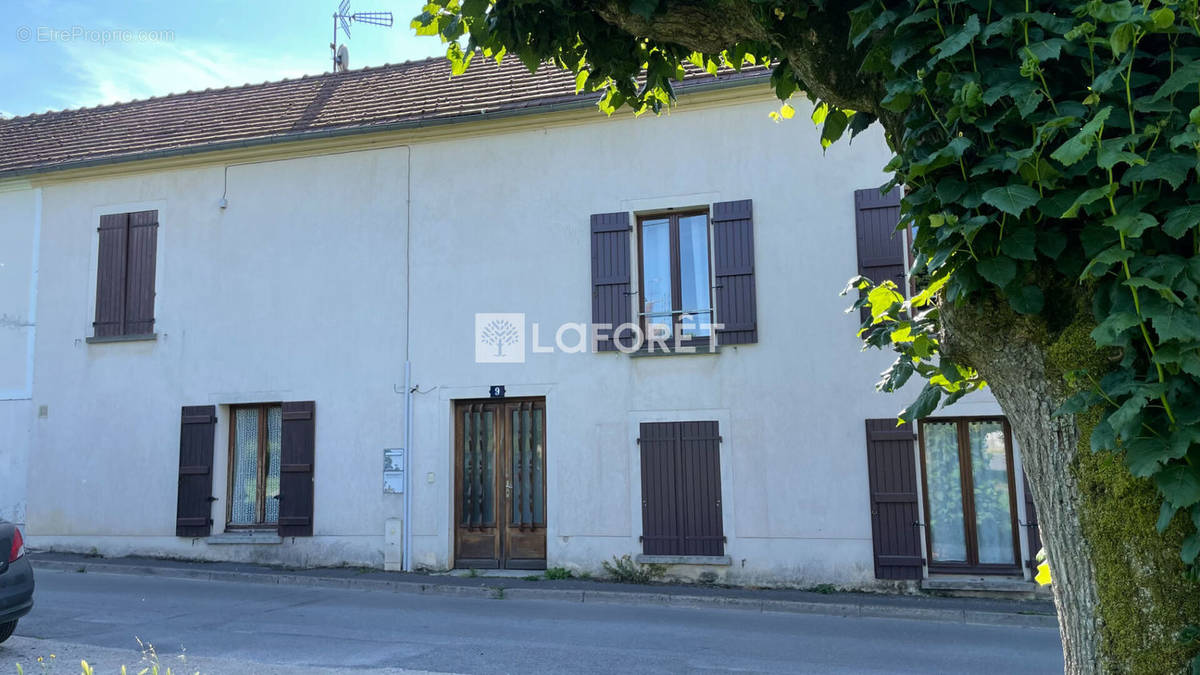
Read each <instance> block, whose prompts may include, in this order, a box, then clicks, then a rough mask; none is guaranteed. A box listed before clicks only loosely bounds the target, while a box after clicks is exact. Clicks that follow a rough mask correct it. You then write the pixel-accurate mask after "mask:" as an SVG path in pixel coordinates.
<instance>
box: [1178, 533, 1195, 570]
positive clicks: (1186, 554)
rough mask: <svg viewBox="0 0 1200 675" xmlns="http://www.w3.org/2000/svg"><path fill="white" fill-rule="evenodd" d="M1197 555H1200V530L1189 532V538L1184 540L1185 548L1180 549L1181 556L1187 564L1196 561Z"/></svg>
mask: <svg viewBox="0 0 1200 675" xmlns="http://www.w3.org/2000/svg"><path fill="white" fill-rule="evenodd" d="M1196 556H1200V532H1193V533H1191V534H1189V535H1188V537H1187V539H1184V540H1183V548H1182V549H1181V550H1180V551H1179V558H1180V559H1181V560H1183V564H1185V565H1191V564H1192V563H1193V562H1195V561H1196Z"/></svg>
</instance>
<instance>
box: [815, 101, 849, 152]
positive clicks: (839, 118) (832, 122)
mask: <svg viewBox="0 0 1200 675" xmlns="http://www.w3.org/2000/svg"><path fill="white" fill-rule="evenodd" d="M849 123H850V118H849V117H847V116H846V113H845V112H842V111H841V110H834V111H831V112H830V113H829V114H828V115H827V116H826V117H825V124H824V125H823V126H822V127H821V147H822V148H828V147H829V146H831V145H833V143H834V142H835V141H837V139H839V138H841V137H842V134H843V133H845V131H846V125H847V124H849Z"/></svg>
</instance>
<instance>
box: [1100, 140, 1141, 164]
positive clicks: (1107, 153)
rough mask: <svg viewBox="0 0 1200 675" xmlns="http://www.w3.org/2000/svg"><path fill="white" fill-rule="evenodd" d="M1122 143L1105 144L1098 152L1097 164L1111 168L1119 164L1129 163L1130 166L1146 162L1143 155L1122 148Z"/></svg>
mask: <svg viewBox="0 0 1200 675" xmlns="http://www.w3.org/2000/svg"><path fill="white" fill-rule="evenodd" d="M1121 147H1122V146H1121V145H1119V144H1118V143H1116V142H1111V141H1110V142H1109V143H1107V144H1105V146H1104V147H1103V148H1101V149H1100V152H1099V153H1097V154H1096V164H1097V165H1099V167H1100V168H1101V169H1111V168H1113V167H1114V166H1116V165H1118V164H1128V165H1130V166H1141V165H1144V164H1145V163H1146V160H1144V159H1142V157H1141V155H1139V154H1137V153H1135V152H1129V151H1128V150H1122V149H1121Z"/></svg>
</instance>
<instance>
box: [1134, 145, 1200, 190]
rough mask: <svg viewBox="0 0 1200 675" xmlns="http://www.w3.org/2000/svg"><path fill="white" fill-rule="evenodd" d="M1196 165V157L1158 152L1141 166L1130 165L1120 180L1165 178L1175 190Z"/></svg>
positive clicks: (1139, 180) (1135, 181) (1136, 180)
mask: <svg viewBox="0 0 1200 675" xmlns="http://www.w3.org/2000/svg"><path fill="white" fill-rule="evenodd" d="M1195 166H1196V158H1195V157H1188V156H1186V155H1181V154H1176V153H1170V154H1168V153H1160V154H1159V155H1157V156H1154V157H1151V159H1150V161H1149V162H1146V163H1145V164H1143V165H1141V166H1131V167H1130V168H1129V169H1128V170H1127V171H1126V172H1125V174H1124V175H1123V176H1121V182H1122V183H1124V184H1125V185H1129V184H1131V183H1138V182H1142V181H1148V180H1165V181H1167V183H1168V184H1170V186H1171V187H1172V188H1174V189H1176V190H1178V189H1179V186H1180V185H1183V182H1184V181H1185V180H1187V176H1188V172H1189V171H1191V170H1192V168H1193V167H1195Z"/></svg>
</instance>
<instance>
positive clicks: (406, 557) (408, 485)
mask: <svg viewBox="0 0 1200 675" xmlns="http://www.w3.org/2000/svg"><path fill="white" fill-rule="evenodd" d="M404 148H405V150H406V151H407V153H408V156H407V159H406V163H407V166H406V168H405V170H404V179H405V181H406V182H407V185H406V187H405V189H404V293H405V296H404V551H403V553H402V554H401V567H402V568H403V570H404V571H405V572H411V571H413V564H412V517H411V516H412V488H413V483H414V481H413V479H412V451H413V450H412V438H413V433H412V427H413V386H412V361H411V360H410V359H411V358H412V347H411V346H410V343H411V340H412V332H411V331H410V330H409V328H410V326H411V325H412V321H411V318H412V146H411V145H406V146H404Z"/></svg>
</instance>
